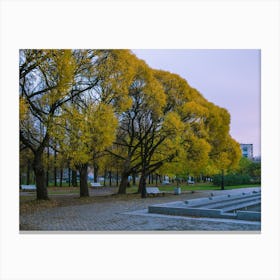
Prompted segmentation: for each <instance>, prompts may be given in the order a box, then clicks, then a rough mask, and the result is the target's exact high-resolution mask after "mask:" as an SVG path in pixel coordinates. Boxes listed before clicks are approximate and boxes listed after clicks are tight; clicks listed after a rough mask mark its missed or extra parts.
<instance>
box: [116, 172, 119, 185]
mask: <svg viewBox="0 0 280 280" xmlns="http://www.w3.org/2000/svg"><path fill="white" fill-rule="evenodd" d="M116 177H117V178H116V181H117V182H116V184H117V187H118V186H119V171H118V170H117V175H116Z"/></svg>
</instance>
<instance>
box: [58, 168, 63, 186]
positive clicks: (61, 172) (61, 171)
mask: <svg viewBox="0 0 280 280" xmlns="http://www.w3.org/2000/svg"><path fill="white" fill-rule="evenodd" d="M62 179H63V168H61V169H60V178H59V186H60V187H62Z"/></svg>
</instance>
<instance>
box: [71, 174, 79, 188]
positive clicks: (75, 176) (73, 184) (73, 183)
mask: <svg viewBox="0 0 280 280" xmlns="http://www.w3.org/2000/svg"><path fill="white" fill-rule="evenodd" d="M71 173H72V186H73V187H78V182H77V170H72V172H71Z"/></svg>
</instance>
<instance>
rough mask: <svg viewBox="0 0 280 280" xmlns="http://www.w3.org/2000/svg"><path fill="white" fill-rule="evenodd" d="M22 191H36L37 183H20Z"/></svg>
mask: <svg viewBox="0 0 280 280" xmlns="http://www.w3.org/2000/svg"><path fill="white" fill-rule="evenodd" d="M20 189H21V190H22V191H36V186H35V185H20Z"/></svg>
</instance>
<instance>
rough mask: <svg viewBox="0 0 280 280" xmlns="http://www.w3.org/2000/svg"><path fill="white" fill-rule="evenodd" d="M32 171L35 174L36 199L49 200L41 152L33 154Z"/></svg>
mask: <svg viewBox="0 0 280 280" xmlns="http://www.w3.org/2000/svg"><path fill="white" fill-rule="evenodd" d="M33 169H34V173H35V181H36V192H37V199H38V200H39V199H40V200H41V199H42V200H49V197H48V190H47V186H46V178H45V169H44V165H43V160H42V152H38V153H37V154H35V156H34V160H33Z"/></svg>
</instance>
